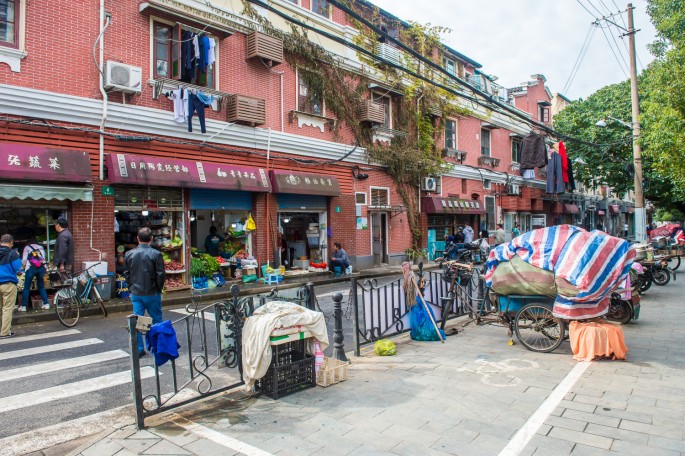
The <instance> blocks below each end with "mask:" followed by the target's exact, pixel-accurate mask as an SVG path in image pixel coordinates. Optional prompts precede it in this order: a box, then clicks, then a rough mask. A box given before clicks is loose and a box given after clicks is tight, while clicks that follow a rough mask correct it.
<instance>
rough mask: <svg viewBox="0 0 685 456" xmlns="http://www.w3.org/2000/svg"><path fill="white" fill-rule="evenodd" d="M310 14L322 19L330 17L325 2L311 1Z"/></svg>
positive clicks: (326, 2) (328, 7)
mask: <svg viewBox="0 0 685 456" xmlns="http://www.w3.org/2000/svg"><path fill="white" fill-rule="evenodd" d="M312 12H314V13H316V14H318V15H319V16H323V17H326V18H327V17H330V14H331V8H330V6H329V5H328V1H327V0H312Z"/></svg>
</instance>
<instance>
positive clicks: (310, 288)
mask: <svg viewBox="0 0 685 456" xmlns="http://www.w3.org/2000/svg"><path fill="white" fill-rule="evenodd" d="M305 287H307V309H309V310H316V294H314V284H313V283H312V282H309V283H307V285H305Z"/></svg>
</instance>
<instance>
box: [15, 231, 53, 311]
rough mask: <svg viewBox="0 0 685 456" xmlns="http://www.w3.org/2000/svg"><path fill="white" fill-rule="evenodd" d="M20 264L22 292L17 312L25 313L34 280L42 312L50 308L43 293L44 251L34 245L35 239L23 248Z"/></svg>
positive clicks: (46, 294) (45, 293) (46, 295)
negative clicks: (21, 269)
mask: <svg viewBox="0 0 685 456" xmlns="http://www.w3.org/2000/svg"><path fill="white" fill-rule="evenodd" d="M21 262H22V264H23V266H24V291H22V293H21V307H19V312H26V305H27V304H28V303H29V297H30V294H31V282H33V278H34V277H35V278H36V288H38V293H40V297H41V299H42V300H43V307H42V309H43V310H48V309H49V308H50V303H48V293H47V292H46V291H45V282H43V278H44V277H45V250H43V246H41V245H40V244H37V243H36V239H35V238H31V239H30V240H29V244H28V245H27V246H26V247H24V252H23V253H22V255H21Z"/></svg>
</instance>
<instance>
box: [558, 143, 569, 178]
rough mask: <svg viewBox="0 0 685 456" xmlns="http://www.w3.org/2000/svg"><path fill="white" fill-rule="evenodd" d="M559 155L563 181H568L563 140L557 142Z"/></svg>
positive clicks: (566, 159) (566, 158)
mask: <svg viewBox="0 0 685 456" xmlns="http://www.w3.org/2000/svg"><path fill="white" fill-rule="evenodd" d="M558 149H559V155H560V156H561V173H562V176H563V178H564V183H565V184H567V183H568V157H567V155H566V145H565V144H564V142H563V141H559V144H558Z"/></svg>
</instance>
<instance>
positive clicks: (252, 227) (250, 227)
mask: <svg viewBox="0 0 685 456" xmlns="http://www.w3.org/2000/svg"><path fill="white" fill-rule="evenodd" d="M245 229H246V230H247V231H257V224H256V223H255V222H254V219H253V218H252V216H251V215H250V216H249V217H248V218H247V222H245Z"/></svg>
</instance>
